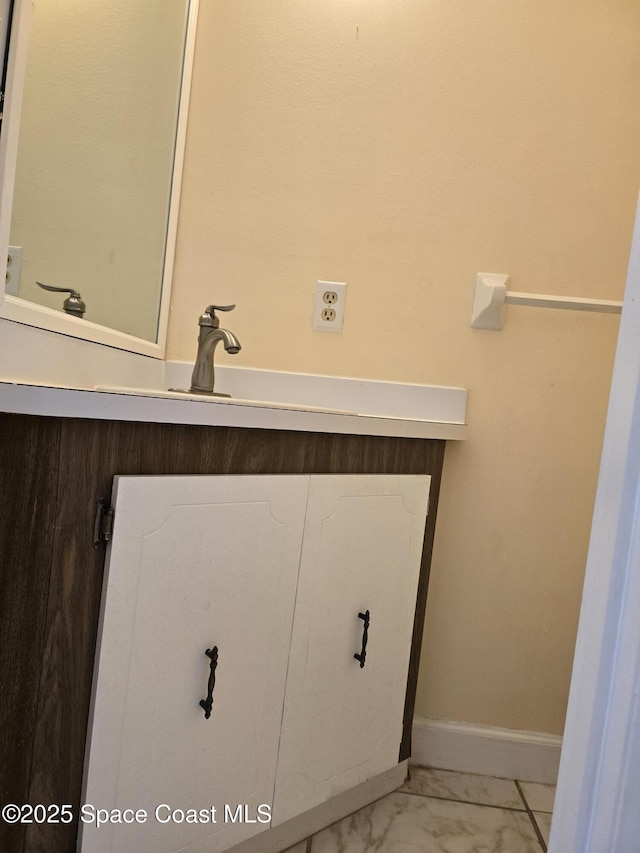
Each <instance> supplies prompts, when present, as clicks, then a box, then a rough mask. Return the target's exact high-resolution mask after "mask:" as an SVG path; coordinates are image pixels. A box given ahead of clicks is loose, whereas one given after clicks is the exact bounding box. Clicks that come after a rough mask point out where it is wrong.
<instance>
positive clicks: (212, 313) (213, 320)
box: [198, 305, 236, 329]
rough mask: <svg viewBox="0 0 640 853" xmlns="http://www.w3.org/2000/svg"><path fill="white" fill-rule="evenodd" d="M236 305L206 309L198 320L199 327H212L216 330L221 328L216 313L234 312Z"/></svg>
mask: <svg viewBox="0 0 640 853" xmlns="http://www.w3.org/2000/svg"><path fill="white" fill-rule="evenodd" d="M235 307H236V306H235V305H209V307H208V308H205V309H204V312H203V313H202V314H201V315H200V319H199V320H198V325H199V326H207V327H209V326H211V327H212V328H214V329H217V328H219V326H220V320H219V319H218V318H217V317H216V311H233V309H234V308H235Z"/></svg>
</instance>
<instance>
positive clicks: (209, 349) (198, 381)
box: [189, 305, 242, 397]
mask: <svg viewBox="0 0 640 853" xmlns="http://www.w3.org/2000/svg"><path fill="white" fill-rule="evenodd" d="M235 307H236V306H235V305H209V307H208V308H205V310H204V312H203V313H202V314H201V315H200V319H199V320H198V325H199V326H200V332H199V334H198V354H197V356H196V363H195V367H194V368H193V374H192V376H191V388H190V389H189V390H190V391H191V393H192V394H212V395H213V396H214V397H230V396H231V395H230V394H219V393H217V392H215V391H214V390H213V384H214V372H213V355H214V352H215V349H216V347H217V345H218V344H219V343H220V341H222V343H223V344H224V348H225V349H226V351H227V352H228V353H230V354H231V355H235V354H236V353H237V352H240V350H241V349H242V347H241V346H240V341H239V340H238V339H237V338H236V336H235V335H233V334H232V333H231V332H229V331H228V330H227V329H221V328H220V320H219V319H218V317H216V311H232V310H233V309H234V308H235Z"/></svg>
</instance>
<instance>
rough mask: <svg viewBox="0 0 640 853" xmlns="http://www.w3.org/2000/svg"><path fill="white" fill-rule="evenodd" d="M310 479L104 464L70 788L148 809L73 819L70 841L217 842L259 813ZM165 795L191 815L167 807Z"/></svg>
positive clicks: (265, 808)
mask: <svg viewBox="0 0 640 853" xmlns="http://www.w3.org/2000/svg"><path fill="white" fill-rule="evenodd" d="M307 490H308V477H270V476H263V477H252V476H247V477H243V476H234V477H228V476H216V477H116V486H115V490H114V491H115V494H114V508H115V522H114V531H113V540H112V544H111V546H110V549H109V554H108V559H107V568H106V573H105V587H104V594H103V605H102V610H101V618H100V635H99V641H98V649H97V654H96V668H95V685H94V698H93V702H92V723H91V727H90V743H89V746H88V762H87V771H86V780H85V791H84V795H83V800H84V802H86V803H90V804H94V805H96V806H97V807H102V808H108V809H112V808H115V809H121V810H124V809H126V808H134V809H140V808H141V809H144V810H145V812H146V813H147V815H148V819H147V820H146V821H145V822H143V823H139V824H137V823H133V824H130V825H125V826H122V825H110V826H103V827H100V828H97V827H96V826H94V825H92V824H91V823H87V824H86V825H83V826H82V832H81V850H82V851H83V853H102V851H111V850H118V853H138V851H141V850H149V851H151V850H152V851H154V853H170V851H177V850H181V849H183V848H184V847H185V846H187V845H189V846H190V849H194V850H198V849H200V846H202V849H203V850H206V851H208V853H217V851H221V850H225V849H227V848H228V847H229V846H231V844H232V843H233V844H236V843H238V842H240V841H243V840H244V839H246V838H248V837H250V836H252V835H254V834H256V833H257V832H260V831H264V830H265V829H266V828H267V826H268V821H269V818H270V809H271V804H272V797H273V786H274V782H275V767H276V757H277V749H278V740H279V735H280V723H281V717H282V696H283V695H284V684H285V678H286V672H287V660H288V651H289V640H290V634H291V629H290V625H291V621H292V618H293V606H294V599H295V590H296V582H297V576H298V565H299V560H300V543H301V541H302V526H303V522H304V511H305V506H306V497H307ZM214 647H215V649H216V654H215V658H214V660H216V659H217V660H216V662H217V667H216V670H215V690H214V691H213V706H212V708H211V712H210V716H209V717H208V718H207V717H205V711H204V709H203V708H202V707H201V702H202V701H203V699H204V697H205V696H206V695H207V681H208V676H209V674H210V661H211V650H212V649H213V648H214ZM207 651H209V653H210V654H209V655H207V654H206V652H207ZM160 805H164V806H166V807H164V808H163V809H162V810H161V813H160V820H157V819H156V818H155V816H154V814H155V809H156V808H157V807H158V806H160ZM227 806H228V807H229V808H230V811H229V812H228V813H227V812H226V808H225V807H227ZM212 807H213V808H214V809H215V812H211V808H212ZM238 807H240V809H241V811H242V813H243V816H244V809H245V807H246V808H247V809H248V811H247V816H248V817H249V818H250V820H251V821H253V822H244V821H243V822H242V823H233V822H232V820H231V818H233V817H235V816H236V813H237V809H238ZM174 809H180V810H181V812H185V813H186V812H187V811H189V810H195V811H194V820H195V822H194V823H189V822H188V821H184V822H176V821H174V820H166V822H165V819H167V818H168V817H169V815H170V814H171V813H172V812H173V810H174ZM207 814H208V816H209V818H210V819H208V818H207ZM214 818H215V821H214ZM229 837H231V838H232V839H233V840H232V841H230V840H229Z"/></svg>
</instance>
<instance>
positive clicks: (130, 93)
mask: <svg viewBox="0 0 640 853" xmlns="http://www.w3.org/2000/svg"><path fill="white" fill-rule="evenodd" d="M188 6H189V0H162V2H160V3H159V2H157V0H93V2H90V3H86V2H72V0H35V2H34V4H33V12H32V20H31V27H30V32H29V43H28V59H27V70H26V79H25V86H24V95H23V104H22V118H21V124H20V138H19V147H18V159H17V171H16V182H15V193H14V200H13V211H12V219H11V236H10V244H11V246H15V247H18V248H19V250H21V251H19V252H17V253H15V255H14V259H13V263H12V264H11V266H10V268H9V272H10V282H9V283H8V286H7V289H8V292H11V293H14V294H15V295H17V296H19V297H20V298H22V299H25V300H28V301H30V302H35V303H38V304H40V305H46V306H48V307H50V308H54V309H57V310H60V311H62V310H63V302H64V299H65V294H62V293H53V292H48V291H45V290H42V289H41V288H39V287H38V286H37V284H36V282H43V283H45V284H47V285H50V286H53V287H59V288H68V289H74V290H76V291H78V292H79V293H80V294H81V295H82V299H83V301H84V302H85V303H86V312H85V314H84V318H85V320H90V321H92V322H94V323H99V324H101V325H104V326H108V327H110V328H112V329H116V330H118V331H121V332H126V333H127V334H130V335H134V336H136V337H139V338H143V339H145V340H148V341H156V340H157V333H158V316H159V306H160V298H161V291H162V280H163V273H164V262H165V248H166V235H167V221H168V215H169V203H170V196H171V185H172V177H173V164H174V156H175V140H176V126H177V118H178V109H179V100H180V91H181V83H182V69H183V60H184V49H185V34H186V25H187V17H188ZM18 275H19V278H18Z"/></svg>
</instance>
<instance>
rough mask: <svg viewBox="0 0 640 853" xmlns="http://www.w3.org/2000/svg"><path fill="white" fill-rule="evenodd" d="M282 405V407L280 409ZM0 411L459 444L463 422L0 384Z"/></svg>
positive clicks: (462, 435) (11, 383)
mask: <svg viewBox="0 0 640 853" xmlns="http://www.w3.org/2000/svg"><path fill="white" fill-rule="evenodd" d="M283 406H284V404H283ZM0 410H1V411H3V412H7V413H13V414H24V415H40V416H44V417H68V418H87V419H98V420H114V421H138V422H149V423H169V424H187V425H188V424H191V425H200V426H225V427H241V428H246V429H277V430H291V431H300V432H327V433H343V434H347V435H381V436H397V437H400V438H423V439H429V438H431V439H446V440H463V439H465V438H466V433H467V426H466V424H464V423H449V422H440V421H428V420H419V419H413V418H399V417H385V416H379V415H358V414H338V413H332V412H320V411H304V410H300V409H287V408H286V407H283V408H277V407H275V406H272V407H269V408H262V407H258V406H251V405H250V404H247V405H234V406H225V405H224V404H222V405H220V404H216V403H215V402H212V401H198V400H176V399H169V398H163V397H160V396H158V397H149V396H145V397H141V396H136V395H133V394H131V395H130V394H124V393H113V392H111V391H93V390H86V389H75V388H61V387H52V386H43V385H36V384H29V383H15V382H8V381H4V382H0Z"/></svg>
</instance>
